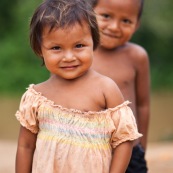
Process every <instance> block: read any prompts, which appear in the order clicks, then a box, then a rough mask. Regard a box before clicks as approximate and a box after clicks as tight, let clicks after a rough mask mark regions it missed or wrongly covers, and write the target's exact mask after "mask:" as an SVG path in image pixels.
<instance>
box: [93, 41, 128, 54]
mask: <svg viewBox="0 0 173 173" xmlns="http://www.w3.org/2000/svg"><path fill="white" fill-rule="evenodd" d="M127 45H128V43H125V44H123V45H122V46H118V47H115V48H113V49H107V48H105V47H103V46H101V45H99V46H98V47H97V49H96V50H95V52H97V51H98V52H115V51H118V50H120V49H122V48H124V47H126V46H127Z"/></svg>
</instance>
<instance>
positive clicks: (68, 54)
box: [63, 51, 76, 62]
mask: <svg viewBox="0 0 173 173" xmlns="http://www.w3.org/2000/svg"><path fill="white" fill-rule="evenodd" d="M74 60H76V57H75V55H74V53H73V52H72V51H67V52H65V53H64V57H63V61H64V62H71V61H74Z"/></svg>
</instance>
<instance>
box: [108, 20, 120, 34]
mask: <svg viewBox="0 0 173 173" xmlns="http://www.w3.org/2000/svg"><path fill="white" fill-rule="evenodd" d="M109 29H110V30H111V31H113V32H117V31H120V25H119V22H118V21H112V22H111V24H110V25H109Z"/></svg>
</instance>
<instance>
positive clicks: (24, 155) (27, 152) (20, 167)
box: [16, 126, 37, 173]
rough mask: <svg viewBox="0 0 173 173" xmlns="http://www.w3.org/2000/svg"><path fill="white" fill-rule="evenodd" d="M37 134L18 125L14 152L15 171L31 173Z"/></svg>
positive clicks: (17, 172)
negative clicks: (16, 144) (15, 152)
mask: <svg viewBox="0 0 173 173" xmlns="http://www.w3.org/2000/svg"><path fill="white" fill-rule="evenodd" d="M36 138H37V135H36V134H34V133H32V132H31V131H29V130H28V129H26V128H25V127H23V126H21V127H20V132H19V138H18V147H17V154H16V173H31V172H32V160H33V154H34V150H35V144H36Z"/></svg>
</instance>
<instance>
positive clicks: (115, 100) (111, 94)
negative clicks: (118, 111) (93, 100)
mask: <svg viewBox="0 0 173 173" xmlns="http://www.w3.org/2000/svg"><path fill="white" fill-rule="evenodd" d="M95 73H96V76H97V81H98V83H97V87H99V88H101V90H102V93H103V94H104V97H105V100H106V102H107V105H108V107H115V106H117V105H119V104H121V103H122V102H123V101H124V98H123V96H122V93H121V91H120V89H119V87H118V85H117V84H116V83H115V82H114V81H113V80H112V79H111V78H109V77H107V76H104V75H102V74H99V73H97V72H95ZM95 81H96V80H95Z"/></svg>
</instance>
